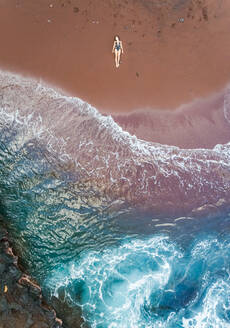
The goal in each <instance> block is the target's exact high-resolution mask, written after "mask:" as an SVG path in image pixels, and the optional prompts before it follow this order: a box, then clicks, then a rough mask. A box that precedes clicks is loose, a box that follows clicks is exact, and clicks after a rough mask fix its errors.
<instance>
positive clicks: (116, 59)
mask: <svg viewBox="0 0 230 328" xmlns="http://www.w3.org/2000/svg"><path fill="white" fill-rule="evenodd" d="M115 65H116V67H118V51H117V49H115Z"/></svg>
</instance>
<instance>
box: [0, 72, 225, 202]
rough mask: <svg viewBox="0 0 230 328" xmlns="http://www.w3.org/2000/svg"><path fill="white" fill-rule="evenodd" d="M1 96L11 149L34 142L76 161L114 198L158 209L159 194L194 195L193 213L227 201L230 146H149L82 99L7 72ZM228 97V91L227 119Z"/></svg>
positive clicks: (0, 122) (0, 121)
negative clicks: (15, 132)
mask: <svg viewBox="0 0 230 328" xmlns="http://www.w3.org/2000/svg"><path fill="white" fill-rule="evenodd" d="M0 90H1V97H0V116H1V117H0V126H1V127H2V128H6V127H7V128H8V129H9V130H10V129H15V130H17V134H15V136H14V139H12V140H11V141H10V142H11V143H12V145H14V147H16V148H20V147H23V145H25V144H29V143H30V142H31V141H32V140H34V139H36V140H38V141H39V142H40V143H42V144H43V145H45V147H46V148H47V150H48V151H49V152H52V153H55V154H56V156H58V157H59V159H60V160H62V161H64V162H69V161H72V162H74V163H75V166H76V170H77V172H78V173H79V176H81V177H83V180H84V181H85V180H87V181H89V179H90V181H91V188H92V187H93V188H96V189H98V188H99V189H100V188H101V187H103V188H104V189H106V190H107V194H110V195H112V194H113V195H114V196H113V198H117V197H118V195H119V197H120V198H122V199H129V200H132V201H134V202H135V203H138V199H140V198H141V199H142V200H143V199H144V202H146V201H147V202H149V203H151V204H152V200H153V199H154V201H155V202H156V203H157V200H159V197H160V196H159V195H161V193H162V195H163V194H164V193H166V194H167V195H168V196H167V197H166V199H165V196H162V197H163V198H164V199H165V201H166V202H167V201H168V202H172V203H173V202H174V201H175V200H176V198H177V199H178V197H179V198H180V199H181V202H183V203H186V202H188V203H189V201H190V200H191V195H192V193H193V196H192V197H193V198H194V200H195V203H196V205H197V206H198V207H199V206H201V205H203V204H205V203H210V202H213V201H214V202H217V201H218V200H219V199H220V198H228V199H229V196H230V195H229V190H230V188H229V187H230V179H228V174H229V172H230V144H229V143H228V144H225V145H216V146H215V147H214V148H213V149H179V148H178V147H174V146H167V145H160V144H157V143H152V142H146V141H143V140H140V139H138V138H136V137H135V136H132V135H130V134H129V133H128V132H126V131H124V130H122V128H121V127H120V126H119V125H118V124H116V123H115V122H114V120H113V119H112V117H110V116H103V115H101V114H100V113H99V112H98V111H97V110H96V109H95V108H94V107H92V106H91V105H89V104H88V103H86V102H84V101H82V100H81V99H79V98H75V97H69V96H65V95H63V94H61V93H60V92H59V91H56V90H54V89H53V88H51V87H49V86H47V85H45V84H41V83H39V82H37V81H35V80H31V79H25V78H23V77H21V76H19V75H15V74H11V73H9V72H0ZM229 94H230V92H229V91H228V89H227V91H226V101H225V106H224V109H223V110H224V113H225V117H226V118H228V115H229V107H230V106H229V103H228V99H229ZM99 186H100V187H99ZM120 186H122V187H120ZM165 201H164V202H165ZM158 203H159V201H158ZM151 204H150V205H151Z"/></svg>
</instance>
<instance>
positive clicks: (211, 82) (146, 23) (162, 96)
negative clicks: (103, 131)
mask: <svg viewBox="0 0 230 328" xmlns="http://www.w3.org/2000/svg"><path fill="white" fill-rule="evenodd" d="M229 13H230V2H229V1H228V0H168V1H160V0H155V1H151V0H129V1H128V0H119V1H114V0H100V1H95V0H94V1H92V0H69V1H66V0H61V1H60V0H50V1H45V0H40V1H37V0H31V1H28V0H27V1H26V0H11V1H1V2H0V39H1V50H0V67H1V68H5V69H8V70H10V71H14V72H19V73H22V74H23V75H26V76H33V77H36V78H38V79H42V80H44V81H46V82H48V83H50V84H53V85H56V86H58V87H60V88H62V89H63V90H64V91H65V92H66V93H68V94H71V95H73V96H78V97H80V98H82V99H84V100H86V101H88V102H89V103H91V104H92V105H94V106H95V107H97V108H98V109H99V110H100V111H101V112H106V113H115V112H117V113H124V112H130V111H134V110H140V109H141V110H145V109H148V110H149V109H150V110H151V109H158V110H160V109H167V110H171V109H175V108H177V107H178V106H180V105H181V104H184V103H189V102H191V101H193V100H194V99H196V98H199V97H207V96H209V95H211V94H213V93H214V92H216V91H220V90H221V89H223V88H224V87H225V85H226V84H227V83H228V82H229V81H230V58H229V57H230V37H229V35H230V33H229V32H230V15H229ZM115 34H119V35H120V37H121V39H122V40H123V44H124V52H125V53H124V55H123V57H122V63H121V66H120V68H119V69H116V68H115V65H114V61H113V56H112V53H111V50H112V44H113V36H114V35H115Z"/></svg>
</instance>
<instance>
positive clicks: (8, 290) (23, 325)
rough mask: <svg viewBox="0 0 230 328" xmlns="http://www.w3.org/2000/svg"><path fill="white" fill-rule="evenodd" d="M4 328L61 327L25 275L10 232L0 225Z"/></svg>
mask: <svg viewBox="0 0 230 328" xmlns="http://www.w3.org/2000/svg"><path fill="white" fill-rule="evenodd" d="M0 327H1V328H11V327H13V328H30V327H31V328H32V327H33V328H61V327H63V326H62V321H61V320H60V319H58V318H57V317H56V313H55V311H54V310H53V309H52V308H51V307H50V306H48V305H47V304H46V303H45V301H44V299H43V296H42V292H41V288H40V287H39V286H38V285H37V283H35V282H34V281H33V280H32V279H31V277H30V276H28V275H27V274H25V273H23V272H22V271H21V269H20V268H19V265H18V257H17V256H15V254H14V253H13V251H12V248H11V242H10V240H9V236H8V233H7V230H6V229H5V228H4V227H2V226H1V224H0Z"/></svg>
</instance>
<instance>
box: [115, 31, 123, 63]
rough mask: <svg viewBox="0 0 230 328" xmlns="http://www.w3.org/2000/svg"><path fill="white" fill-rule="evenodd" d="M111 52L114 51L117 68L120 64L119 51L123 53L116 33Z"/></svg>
mask: <svg viewBox="0 0 230 328" xmlns="http://www.w3.org/2000/svg"><path fill="white" fill-rule="evenodd" d="M112 53H115V64H116V67H117V68H118V67H119V65H120V58H121V53H123V47H122V42H121V40H120V38H119V36H118V35H116V36H115V38H114V42H113V50H112Z"/></svg>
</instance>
